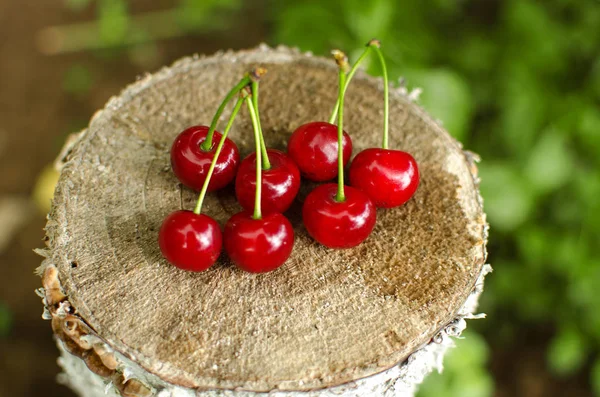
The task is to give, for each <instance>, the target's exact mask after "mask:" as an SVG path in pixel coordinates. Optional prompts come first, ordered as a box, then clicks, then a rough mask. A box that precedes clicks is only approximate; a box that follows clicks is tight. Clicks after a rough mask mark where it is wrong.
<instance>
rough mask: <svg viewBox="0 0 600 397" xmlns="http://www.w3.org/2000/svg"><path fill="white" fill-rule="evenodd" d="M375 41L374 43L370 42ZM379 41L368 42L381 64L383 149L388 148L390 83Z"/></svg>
mask: <svg viewBox="0 0 600 397" xmlns="http://www.w3.org/2000/svg"><path fill="white" fill-rule="evenodd" d="M373 42H375V43H374V44H371V43H373ZM380 45H381V44H380V43H379V41H377V40H371V41H370V42H369V46H370V47H373V49H374V50H375V53H376V54H377V58H379V63H380V64H381V71H382V73H383V97H384V99H383V101H384V102H383V142H382V143H381V147H382V148H383V149H387V148H388V136H389V129H390V92H389V91H390V85H389V82H388V73H387V67H386V66H385V59H384V58H383V54H382V53H381V49H380V48H379V47H380Z"/></svg>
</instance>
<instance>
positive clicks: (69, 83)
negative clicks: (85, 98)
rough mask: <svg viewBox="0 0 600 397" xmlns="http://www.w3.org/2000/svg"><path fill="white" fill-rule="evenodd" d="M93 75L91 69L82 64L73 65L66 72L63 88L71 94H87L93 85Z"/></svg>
mask: <svg viewBox="0 0 600 397" xmlns="http://www.w3.org/2000/svg"><path fill="white" fill-rule="evenodd" d="M93 80H94V79H93V77H92V73H91V72H90V70H89V69H88V68H87V67H85V66H83V65H81V64H74V65H72V66H71V67H70V68H69V69H68V70H67V73H66V74H65V77H64V81H63V89H64V90H65V91H66V92H68V93H71V94H75V95H85V94H87V93H88V92H89V90H90V88H91V87H92V85H93V82H94V81H93Z"/></svg>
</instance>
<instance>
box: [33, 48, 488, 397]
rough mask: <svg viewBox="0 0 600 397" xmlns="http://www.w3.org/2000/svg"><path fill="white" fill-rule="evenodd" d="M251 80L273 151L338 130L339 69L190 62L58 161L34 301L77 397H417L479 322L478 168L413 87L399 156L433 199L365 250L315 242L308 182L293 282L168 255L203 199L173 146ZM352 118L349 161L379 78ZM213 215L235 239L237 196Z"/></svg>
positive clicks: (242, 129)
mask: <svg viewBox="0 0 600 397" xmlns="http://www.w3.org/2000/svg"><path fill="white" fill-rule="evenodd" d="M255 66H264V67H266V68H267V69H268V71H269V72H268V74H267V76H265V77H264V79H263V81H262V83H261V96H260V109H261V118H262V125H263V129H264V130H265V139H266V142H267V145H268V146H270V147H276V148H280V149H285V145H286V141H287V138H288V136H289V134H290V133H291V132H292V131H293V130H294V128H296V127H297V126H299V125H300V124H302V123H305V122H308V121H314V120H326V119H327V118H328V115H329V112H330V111H331V109H332V107H333V105H334V103H335V98H336V93H337V78H336V73H337V68H336V66H335V63H334V62H333V61H332V60H329V59H324V58H320V57H314V56H311V55H310V54H301V53H299V52H298V51H295V50H291V49H288V48H277V49H270V48H267V47H265V46H261V47H259V48H257V49H254V50H250V51H242V52H227V53H220V54H216V55H214V56H210V57H193V58H186V59H183V60H181V61H179V62H177V63H175V64H174V65H173V66H172V67H170V68H165V69H163V70H161V71H159V72H158V73H156V74H154V75H148V76H146V77H144V78H142V79H140V81H138V82H136V83H135V84H133V85H131V86H130V87H128V88H127V89H125V90H124V91H123V92H122V93H121V95H120V96H118V97H115V98H112V99H111V100H110V101H109V102H108V104H107V105H106V107H105V109H103V110H101V111H99V112H98V113H96V114H95V115H94V117H93V118H92V120H91V122H90V125H89V127H88V128H87V130H85V131H84V132H82V133H81V134H79V135H77V136H75V137H73V138H72V139H71V140H70V142H69V143H68V144H67V146H66V147H65V149H64V151H63V153H62V154H61V157H60V159H59V165H60V168H61V176H60V181H59V183H58V186H57V189H56V193H55V197H54V202H53V206H52V210H51V213H50V215H49V218H48V224H47V226H46V232H47V245H48V247H47V248H46V249H45V250H40V251H39V252H40V254H42V255H43V256H45V257H46V259H45V260H44V262H43V264H42V266H41V267H40V274H41V275H43V286H44V288H43V289H41V290H40V291H39V293H40V295H41V296H42V297H43V300H44V304H45V306H46V311H45V317H46V318H49V319H52V324H53V329H54V332H55V335H56V337H57V339H58V341H59V346H60V348H61V350H62V351H63V357H62V359H61V363H62V364H63V366H64V368H65V370H66V372H67V376H63V378H62V379H63V381H65V382H66V383H68V384H70V385H72V387H73V388H74V389H75V390H77V391H78V392H79V393H80V394H81V395H89V396H96V395H98V396H100V395H103V394H102V393H104V389H105V388H106V390H107V391H108V392H109V394H112V395H123V396H154V395H158V396H161V397H166V396H194V395H197V394H202V395H207V396H256V395H260V394H261V393H265V392H271V393H272V394H270V395H276V396H292V395H294V396H317V395H318V396H325V395H327V396H328V395H345V396H365V395H411V393H412V392H413V390H414V388H415V385H416V384H418V383H420V382H421V380H422V379H423V377H424V376H425V374H427V373H428V372H429V371H431V370H432V369H433V368H435V367H436V366H438V365H439V362H440V361H441V356H442V355H443V352H444V351H445V349H446V347H447V346H448V345H449V344H451V341H450V340H449V338H448V335H456V334H459V333H460V332H461V331H462V329H463V328H464V319H465V318H468V317H469V316H470V315H471V313H472V312H473V310H475V306H476V303H477V297H478V295H479V292H481V286H482V282H483V276H484V275H485V273H487V272H488V271H489V267H488V266H487V265H484V263H485V258H486V252H485V244H486V238H487V224H486V221H485V214H484V212H483V210H482V203H481V199H480V196H479V193H478V179H477V169H476V166H475V159H476V156H475V155H473V154H471V153H468V152H464V151H463V150H462V149H461V146H460V145H459V144H458V143H457V142H456V141H455V140H454V139H452V138H451V137H450V136H449V135H448V134H447V133H446V132H445V131H444V130H443V129H442V128H441V127H440V126H439V125H438V124H437V123H436V122H435V121H434V120H433V119H432V118H431V117H429V116H428V115H427V114H426V113H425V112H424V111H423V110H422V109H421V108H420V107H419V106H417V105H416V104H415V103H413V101H412V100H411V97H410V96H409V95H407V93H406V90H405V89H402V88H400V89H396V90H393V91H392V92H391V98H390V99H391V103H390V109H391V119H390V146H391V147H393V148H400V149H403V150H406V151H409V152H410V153H412V154H413V155H414V156H415V158H416V159H417V161H418V163H419V166H420V170H421V185H420V187H419V189H418V191H417V193H416V195H415V196H414V198H413V199H411V200H410V201H409V202H408V203H407V204H406V205H404V206H402V207H400V208H397V209H393V210H380V211H378V214H377V217H378V219H377V226H376V227H375V230H374V232H373V234H372V235H371V236H370V237H369V239H368V240H367V241H366V242H364V243H363V244H361V245H360V246H358V247H356V248H353V249H348V250H330V249H327V248H325V247H323V246H320V245H319V244H317V243H316V242H314V241H313V240H312V239H311V238H310V237H309V236H308V235H307V233H306V231H305V230H304V228H303V226H302V221H301V216H300V212H301V211H300V209H301V205H302V200H303V198H304V197H305V195H306V194H307V192H308V190H309V188H310V186H309V185H308V184H305V186H304V188H303V189H302V192H301V194H300V196H299V198H298V200H297V202H296V203H295V205H294V206H293V207H292V209H291V210H290V211H289V214H288V215H289V217H290V220H291V221H292V223H293V225H294V228H295V232H296V244H295V247H294V252H293V254H292V256H291V258H290V259H289V260H288V262H287V263H286V264H285V265H284V266H283V267H282V268H280V269H278V270H276V271H274V272H272V273H267V274H261V275H255V274H248V273H244V272H242V271H240V270H237V269H236V268H235V267H234V266H233V265H232V264H231V263H230V262H229V261H228V260H227V258H226V257H225V256H222V257H221V258H220V260H219V262H218V263H217V264H216V265H215V266H214V267H213V268H211V269H209V270H208V271H206V272H203V273H189V272H184V271H181V270H178V269H176V268H174V267H173V266H170V265H169V264H168V263H167V262H166V261H165V260H164V259H163V258H162V257H161V254H160V251H159V248H158V244H157V234H158V229H159V227H160V224H161V222H162V219H163V218H164V217H165V216H166V215H167V214H168V213H170V212H172V211H174V210H177V209H180V208H185V209H193V207H194V202H195V199H196V193H195V192H193V191H191V190H189V189H187V188H184V187H182V186H181V185H180V184H179V183H178V181H177V179H176V178H175V176H174V175H173V173H172V172H171V171H170V164H169V149H170V144H171V142H172V141H173V139H174V137H175V136H176V135H177V134H178V133H179V132H180V131H181V130H183V129H184V128H185V127H187V126H190V125H194V124H208V123H209V122H210V120H211V117H212V114H213V112H214V111H215V109H216V108H217V105H218V103H219V102H220V101H221V99H222V98H223V96H224V95H225V93H226V92H227V90H228V89H229V88H230V87H231V86H232V85H233V84H234V83H235V82H236V81H237V80H238V79H239V78H240V76H242V75H243V73H244V72H246V71H247V70H249V69H251V68H252V67H255ZM346 102H347V105H346V111H345V114H346V123H345V126H346V130H347V131H348V132H349V133H350V135H351V136H352V138H353V141H354V148H355V149H354V153H357V152H358V151H359V150H362V149H364V148H366V147H370V146H378V144H379V141H380V131H381V128H382V116H383V113H382V109H383V96H382V83H381V80H380V79H375V78H372V77H369V76H366V75H364V74H362V73H359V74H358V75H357V77H356V78H355V80H354V81H353V82H352V85H351V86H350V88H349V90H348V93H347V101H346ZM230 109H231V108H229V110H230ZM227 113H228V111H226V112H225V115H224V117H223V119H224V120H225V119H226V118H227V116H228V115H227ZM241 115H242V116H241V117H238V119H237V121H236V122H235V124H234V127H233V129H232V132H231V137H232V139H234V140H235V141H236V142H237V144H238V146H239V147H240V150H241V152H242V154H243V155H245V154H248V153H249V152H250V151H251V150H252V148H253V141H252V133H251V124H250V120H249V117H248V115H247V114H245V113H241ZM222 126H223V120H222V123H221V127H222ZM204 210H205V212H206V213H208V214H210V215H211V216H213V217H214V218H215V219H217V221H218V222H220V223H221V224H224V222H225V221H226V220H227V218H228V217H229V216H231V215H232V214H234V213H236V212H237V211H239V210H240V207H239V206H238V204H237V203H236V201H235V198H234V195H233V191H232V189H226V190H225V191H222V192H219V193H216V194H210V195H209V196H208V197H207V199H206V201H205V209H204Z"/></svg>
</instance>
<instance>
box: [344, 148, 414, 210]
mask: <svg viewBox="0 0 600 397" xmlns="http://www.w3.org/2000/svg"><path fill="white" fill-rule="evenodd" d="M350 184H351V185H352V186H354V187H355V188H357V189H360V190H362V191H363V192H365V193H366V194H367V195H368V196H369V197H370V198H371V200H373V203H374V204H375V205H376V206H377V207H380V208H393V207H398V206H400V205H402V204H404V203H406V202H407V201H408V200H409V199H410V198H411V197H412V196H413V194H414V193H415V191H416V190H417V187H418V186H419V169H418V167H417V162H416V161H415V159H414V158H413V156H411V155H410V154H409V153H407V152H403V151H401V150H390V149H380V148H370V149H366V150H363V151H362V152H360V153H359V154H358V155H356V157H355V158H354V160H352V164H351V165H350Z"/></svg>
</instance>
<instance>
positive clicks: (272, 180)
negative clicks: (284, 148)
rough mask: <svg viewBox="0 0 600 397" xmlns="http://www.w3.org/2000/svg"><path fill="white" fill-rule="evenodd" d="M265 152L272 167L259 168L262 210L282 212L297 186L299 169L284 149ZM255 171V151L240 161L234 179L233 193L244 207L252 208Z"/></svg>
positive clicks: (267, 212)
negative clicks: (260, 172)
mask: <svg viewBox="0 0 600 397" xmlns="http://www.w3.org/2000/svg"><path fill="white" fill-rule="evenodd" d="M266 152H267V154H268V156H269V157H268V158H269V161H270V166H271V167H270V168H269V169H263V170H262V193H261V208H262V213H263V214H270V213H273V212H285V211H286V210H287V209H288V208H289V207H290V205H292V202H293V201H294V198H296V195H297V194H298V191H299V190H300V171H299V170H298V166H297V165H296V163H294V162H293V161H292V159H291V158H289V157H288V156H287V155H286V154H285V153H283V152H281V151H279V150H275V149H268V150H267V151H266ZM255 175H256V153H251V154H250V155H249V156H248V157H246V158H245V159H244V160H242V162H241V163H240V167H239V169H238V173H237V176H236V179H235V194H236V196H237V199H238V201H239V203H240V204H241V206H242V207H244V209H245V210H247V211H252V210H253V209H254V199H255V197H254V196H255V191H256V179H255V178H254V176H255Z"/></svg>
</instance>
